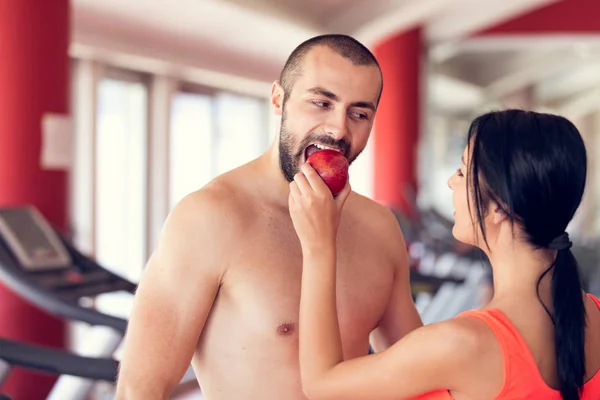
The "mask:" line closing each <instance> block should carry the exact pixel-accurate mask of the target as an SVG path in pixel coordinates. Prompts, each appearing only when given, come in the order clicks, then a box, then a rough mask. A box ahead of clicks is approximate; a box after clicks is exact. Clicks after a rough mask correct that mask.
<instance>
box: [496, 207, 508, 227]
mask: <svg viewBox="0 0 600 400" xmlns="http://www.w3.org/2000/svg"><path fill="white" fill-rule="evenodd" d="M492 212H493V217H494V219H493V221H494V224H496V225H498V224H500V223H501V222H502V221H504V220H505V219H507V218H508V216H507V215H506V213H505V212H504V211H503V210H502V208H500V207H499V206H498V205H497V204H492Z"/></svg>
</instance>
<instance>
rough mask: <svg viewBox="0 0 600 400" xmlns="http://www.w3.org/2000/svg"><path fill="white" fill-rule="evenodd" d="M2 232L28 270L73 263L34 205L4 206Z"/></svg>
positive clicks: (59, 267)
mask: <svg viewBox="0 0 600 400" xmlns="http://www.w3.org/2000/svg"><path fill="white" fill-rule="evenodd" d="M0 235H1V236H2V237H3V239H4V242H6V244H7V246H9V247H10V250H11V252H12V253H13V255H14V256H15V257H16V258H17V260H18V261H19V263H20V264H21V266H22V267H23V268H24V269H25V270H27V271H30V272H38V271H46V270H55V269H65V268H69V266H70V265H71V257H70V255H69V252H68V251H67V249H66V248H65V247H64V245H63V244H62V242H61V240H60V239H59V238H58V236H57V234H56V233H55V232H54V230H53V228H52V227H51V226H50V225H49V224H48V222H47V221H46V219H45V218H44V217H43V216H42V215H40V213H39V211H38V210H37V209H36V208H34V207H19V208H3V209H0Z"/></svg>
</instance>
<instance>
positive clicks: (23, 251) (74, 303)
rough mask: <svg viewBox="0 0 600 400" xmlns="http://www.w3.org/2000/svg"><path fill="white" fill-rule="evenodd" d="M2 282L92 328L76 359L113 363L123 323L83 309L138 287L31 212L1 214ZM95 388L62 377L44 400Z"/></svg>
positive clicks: (189, 376) (80, 397)
mask: <svg viewBox="0 0 600 400" xmlns="http://www.w3.org/2000/svg"><path fill="white" fill-rule="evenodd" d="M0 282H2V283H3V284H4V285H5V286H7V287H9V288H10V289H12V290H13V291H14V292H16V293H17V294H18V295H19V296H21V297H23V298H25V299H26V300H27V301H29V302H31V303H32V304H34V305H35V306H37V307H39V308H40V309H42V310H45V311H46V312H48V313H50V314H52V315H54V316H57V317H61V318H65V319H67V320H71V321H78V322H84V323H86V324H89V325H90V326H92V327H94V329H93V330H92V331H91V333H90V334H89V335H86V338H85V343H84V344H83V346H82V350H81V352H82V353H83V354H78V355H81V356H86V357H91V358H110V357H113V355H114V353H115V351H116V350H117V349H118V348H119V346H120V344H121V342H122V340H123V338H124V336H125V331H126V328H127V319H125V318H123V316H122V315H121V316H117V315H111V314H107V313H105V312H101V311H100V310H98V309H97V308H92V307H88V306H86V304H93V300H94V299H96V298H98V296H100V295H105V294H107V293H114V294H127V295H129V296H133V294H134V292H135V289H136V287H137V285H136V284H134V283H133V282H130V281H129V280H127V279H125V278H123V277H121V276H119V275H117V274H115V273H113V272H111V271H109V270H107V269H105V268H103V267H102V266H101V265H99V264H98V263H97V262H95V261H94V260H92V259H91V258H89V257H87V256H85V255H84V254H82V253H81V252H79V251H78V250H77V249H75V247H74V246H72V245H71V244H70V243H69V242H68V241H67V240H66V239H65V238H64V237H63V236H62V235H61V234H60V233H59V232H58V231H57V230H55V229H54V228H53V227H52V226H51V225H50V223H49V222H48V221H47V220H46V219H45V218H44V217H43V216H42V214H41V213H40V212H39V211H38V210H37V209H36V208H35V207H32V206H20V207H11V208H3V209H0ZM126 314H127V313H126ZM190 380H195V376H194V373H193V370H192V369H191V367H190V368H189V369H188V371H187V373H186V374H185V376H184V378H183V379H182V383H185V382H189V381H190ZM94 383H95V381H94V380H93V379H91V378H89V377H82V376H72V375H68V374H66V375H61V376H60V377H59V379H58V381H57V383H56V384H55V386H54V387H53V389H52V391H51V393H50V395H49V397H48V400H65V399H69V400H84V399H86V398H87V397H88V395H89V394H90V392H91V390H92V388H93V386H94Z"/></svg>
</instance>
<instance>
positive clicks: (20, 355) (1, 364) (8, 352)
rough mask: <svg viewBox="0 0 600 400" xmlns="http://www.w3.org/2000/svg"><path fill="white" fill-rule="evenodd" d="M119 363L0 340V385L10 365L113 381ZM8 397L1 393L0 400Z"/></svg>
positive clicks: (107, 359)
mask: <svg viewBox="0 0 600 400" xmlns="http://www.w3.org/2000/svg"><path fill="white" fill-rule="evenodd" d="M118 365H119V363H118V361H116V360H114V359H112V358H94V357H82V356H77V355H75V354H71V353H69V352H67V351H63V350H59V349H54V348H51V347H47V346H39V345H34V344H30V343H21V342H17V341H13V340H7V339H0V388H1V387H2V385H3V383H4V382H5V381H6V379H7V378H8V377H9V375H10V373H11V370H12V368H13V367H20V368H25V369H29V370H34V371H39V372H43V373H47V374H52V375H69V376H76V377H81V378H86V379H90V380H93V381H106V382H112V383H114V381H115V377H116V374H117V371H118ZM7 399H10V397H8V395H6V394H1V393H0V400H7Z"/></svg>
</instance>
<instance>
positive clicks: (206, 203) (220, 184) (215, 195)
mask: <svg viewBox="0 0 600 400" xmlns="http://www.w3.org/2000/svg"><path fill="white" fill-rule="evenodd" d="M246 208H247V205H245V204H244V202H243V194H242V193H240V190H239V189H237V188H236V187H235V186H234V185H232V184H231V183H230V182H229V181H228V180H227V179H214V180H212V181H211V182H209V183H208V184H207V185H206V186H204V187H202V188H200V189H198V190H196V191H194V192H191V193H189V194H188V195H186V196H185V197H183V198H182V199H181V200H180V201H179V202H177V204H176V205H175V206H174V207H173V209H172V210H171V212H170V213H169V217H168V219H172V220H175V221H178V222H180V223H182V224H186V225H190V226H192V227H194V228H196V229H203V230H204V229H207V228H210V229H217V228H218V229H219V231H224V230H235V229H236V228H237V227H239V226H241V224H243V222H244V219H245V218H246V217H247V215H248V213H247V212H246Z"/></svg>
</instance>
